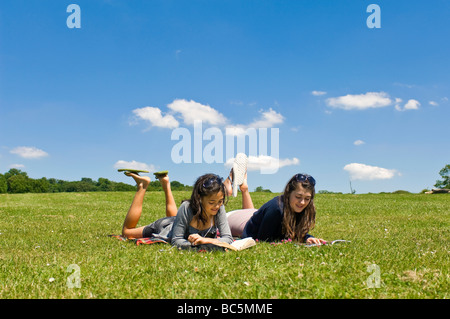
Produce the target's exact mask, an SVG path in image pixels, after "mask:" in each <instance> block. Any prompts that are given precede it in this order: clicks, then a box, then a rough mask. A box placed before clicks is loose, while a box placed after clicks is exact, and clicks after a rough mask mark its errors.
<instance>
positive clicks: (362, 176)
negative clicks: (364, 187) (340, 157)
mask: <svg viewBox="0 0 450 319" xmlns="http://www.w3.org/2000/svg"><path fill="white" fill-rule="evenodd" d="M344 170H346V171H347V172H348V173H349V174H350V179H352V180H369V181H370V180H375V179H391V178H393V177H394V176H395V175H400V173H398V172H397V171H396V170H395V169H387V168H382V167H377V166H370V165H366V164H360V163H351V164H347V165H345V166H344Z"/></svg>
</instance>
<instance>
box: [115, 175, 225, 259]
mask: <svg viewBox="0 0 450 319" xmlns="http://www.w3.org/2000/svg"><path fill="white" fill-rule="evenodd" d="M125 175H127V176H131V177H133V179H134V180H135V181H136V184H137V191H136V194H135V196H134V199H133V202H132V204H131V206H130V209H129V210H128V213H127V216H126V217H125V221H124V223H123V228H122V235H123V236H124V237H127V238H143V237H152V238H157V239H162V240H164V241H166V242H168V243H171V244H172V245H174V246H176V247H178V248H180V249H206V250H212V249H223V248H221V247H219V246H216V245H214V244H215V243H217V242H226V243H228V244H231V243H232V242H233V237H232V236H231V231H230V227H229V226H228V222H227V217H226V212H225V208H224V206H223V205H224V204H225V199H226V198H227V196H228V195H227V192H226V189H225V185H224V183H223V179H222V178H221V177H219V176H217V175H214V174H205V175H202V176H200V177H199V178H198V179H197V181H196V182H195V184H194V189H193V190H192V194H191V198H190V199H189V200H188V201H184V202H183V203H182V204H181V206H180V208H179V209H178V210H177V209H176V205H175V201H174V199H173V196H172V192H171V190H170V183H169V178H168V176H167V175H166V176H161V177H160V178H159V180H160V182H161V185H162V186H163V190H164V192H165V195H166V217H163V218H160V219H158V220H157V221H155V222H153V223H152V224H150V225H147V226H141V227H136V226H137V223H138V221H139V218H140V216H141V213H142V204H143V201H144V195H145V192H146V190H147V187H148V185H149V183H150V178H149V177H148V176H140V175H137V174H135V173H130V172H126V173H125ZM218 233H219V234H220V237H218V235H217V234H218Z"/></svg>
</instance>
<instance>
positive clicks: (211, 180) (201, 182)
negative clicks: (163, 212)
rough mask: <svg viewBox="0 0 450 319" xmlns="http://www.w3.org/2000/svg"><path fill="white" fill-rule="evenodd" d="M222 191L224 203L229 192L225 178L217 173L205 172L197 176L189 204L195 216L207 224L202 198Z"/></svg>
mask: <svg viewBox="0 0 450 319" xmlns="http://www.w3.org/2000/svg"><path fill="white" fill-rule="evenodd" d="M218 192H222V193H223V196H224V205H226V202H227V201H228V194H227V192H226V189H225V185H224V183H223V178H222V177H220V176H218V175H215V174H205V175H202V176H200V177H199V178H197V180H196V181H195V184H194V189H193V190H192V194H191V198H190V200H189V205H190V207H191V209H192V213H193V214H194V218H197V220H198V221H200V222H201V223H203V224H206V222H207V220H206V214H204V213H203V206H202V198H203V197H205V196H209V195H211V194H217V193H218Z"/></svg>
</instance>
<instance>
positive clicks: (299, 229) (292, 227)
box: [280, 174, 316, 242]
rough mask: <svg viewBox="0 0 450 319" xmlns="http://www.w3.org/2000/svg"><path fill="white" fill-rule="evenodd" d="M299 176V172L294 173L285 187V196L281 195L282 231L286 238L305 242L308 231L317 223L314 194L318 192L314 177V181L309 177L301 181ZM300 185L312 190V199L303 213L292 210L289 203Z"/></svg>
mask: <svg viewBox="0 0 450 319" xmlns="http://www.w3.org/2000/svg"><path fill="white" fill-rule="evenodd" d="M298 176H299V174H297V175H294V176H293V177H292V178H291V179H290V180H289V182H288V183H287V184H286V187H285V188H284V193H283V196H280V199H281V200H282V203H283V222H282V231H283V234H284V235H285V236H286V238H290V239H292V240H293V241H300V242H303V241H304V239H305V236H306V234H307V233H308V231H309V230H311V229H313V228H314V225H315V223H316V207H315V205H314V195H315V193H316V192H315V188H314V183H315V181H314V179H312V180H313V181H314V182H313V183H311V182H310V180H309V179H304V180H302V181H299V180H298ZM303 176H305V175H303ZM306 176H309V175H306ZM298 185H300V186H301V187H303V188H304V189H305V190H307V191H310V192H311V200H310V202H309V203H308V206H306V207H305V209H303V211H302V212H301V213H296V212H294V211H292V209H291V205H290V203H289V198H290V195H291V193H292V192H293V191H295V190H296V189H297V188H298Z"/></svg>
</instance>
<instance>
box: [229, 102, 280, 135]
mask: <svg viewBox="0 0 450 319" xmlns="http://www.w3.org/2000/svg"><path fill="white" fill-rule="evenodd" d="M260 113H261V116H260V118H259V119H256V120H255V121H253V122H252V123H250V124H248V125H243V124H237V125H230V126H227V128H226V134H228V135H233V136H238V135H243V134H246V131H247V129H248V128H254V129H258V128H271V127H273V126H275V125H277V124H281V123H283V121H284V116H283V115H281V114H280V113H277V112H276V111H274V110H272V108H270V109H269V110H268V111H263V110H261V111H260Z"/></svg>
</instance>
